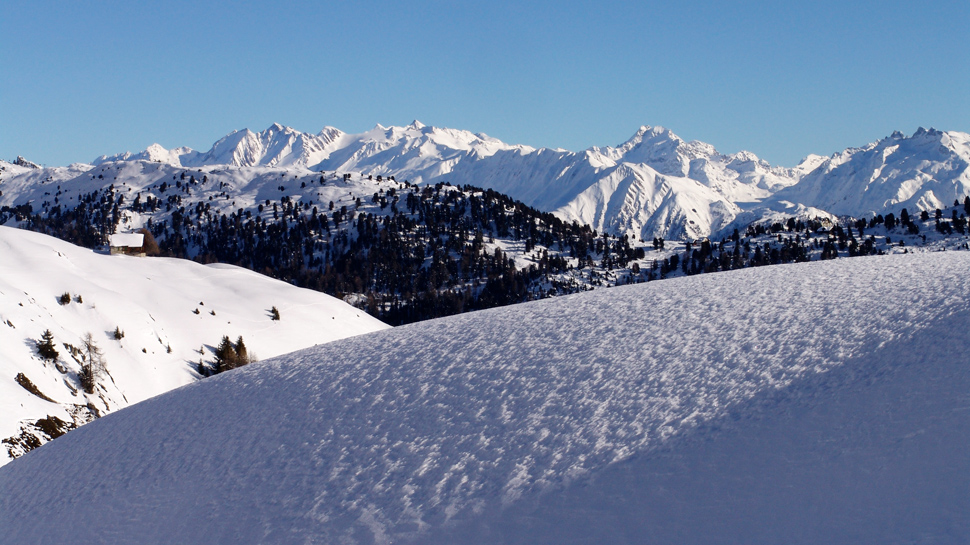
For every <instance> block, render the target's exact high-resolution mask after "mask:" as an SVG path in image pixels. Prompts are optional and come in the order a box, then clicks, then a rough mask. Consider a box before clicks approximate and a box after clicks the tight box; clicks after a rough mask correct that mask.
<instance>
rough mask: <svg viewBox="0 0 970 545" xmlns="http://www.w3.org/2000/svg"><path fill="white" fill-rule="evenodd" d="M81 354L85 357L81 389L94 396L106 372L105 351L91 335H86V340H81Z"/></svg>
mask: <svg viewBox="0 0 970 545" xmlns="http://www.w3.org/2000/svg"><path fill="white" fill-rule="evenodd" d="M81 354H82V356H83V360H82V363H81V372H80V373H79V378H80V379H81V388H83V389H84V391H85V392H86V393H88V394H93V393H94V388H95V386H97V384H98V381H99V380H101V376H102V375H103V374H104V373H105V371H106V365H105V361H104V351H102V350H101V348H100V347H98V345H97V344H96V343H95V342H94V338H93V337H92V336H91V333H86V334H85V335H84V338H83V339H81Z"/></svg>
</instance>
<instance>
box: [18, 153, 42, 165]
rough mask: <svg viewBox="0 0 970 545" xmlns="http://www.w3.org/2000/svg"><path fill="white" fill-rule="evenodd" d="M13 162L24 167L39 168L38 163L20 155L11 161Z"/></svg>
mask: <svg viewBox="0 0 970 545" xmlns="http://www.w3.org/2000/svg"><path fill="white" fill-rule="evenodd" d="M13 164H15V165H17V166H21V167H26V168H40V165H38V164H37V163H34V162H33V161H28V160H27V159H24V158H23V157H22V156H20V155H18V156H17V159H16V160H15V161H14V162H13Z"/></svg>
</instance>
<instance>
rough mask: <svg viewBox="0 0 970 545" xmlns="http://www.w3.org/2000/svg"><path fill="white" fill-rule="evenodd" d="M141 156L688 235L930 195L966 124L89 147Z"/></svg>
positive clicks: (449, 132) (963, 174) (968, 151)
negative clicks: (840, 139)
mask: <svg viewBox="0 0 970 545" xmlns="http://www.w3.org/2000/svg"><path fill="white" fill-rule="evenodd" d="M118 161H126V162H132V161H149V162H155V163H165V164H168V165H172V166H173V167H179V168H183V169H187V168H192V169H200V170H202V171H211V169H214V168H219V169H222V170H225V171H229V170H232V169H260V168H271V169H292V170H294V171H304V172H305V171H318V172H335V173H342V174H343V173H352V174H354V175H364V176H378V175H382V176H385V177H386V176H395V177H396V178H397V179H399V180H403V179H407V180H409V181H411V182H412V183H434V182H439V181H449V182H451V183H453V184H458V185H461V184H470V185H474V186H477V187H486V188H491V189H494V190H496V191H499V192H501V193H504V194H507V195H509V196H511V197H513V198H515V199H518V200H521V201H523V202H525V203H526V204H528V205H530V206H533V207H536V208H538V209H540V210H544V211H550V212H554V213H556V214H557V215H559V216H560V217H562V218H563V219H564V220H567V221H573V220H575V221H579V222H581V223H585V224H589V225H591V226H593V227H594V228H595V229H597V230H599V231H606V232H610V233H613V234H618V235H621V234H629V235H635V236H637V237H638V238H640V239H646V240H649V239H651V238H652V237H655V236H660V237H665V238H671V239H684V238H689V239H696V238H701V237H705V236H711V235H718V234H720V233H721V232H723V231H724V230H725V229H728V230H730V229H733V227H734V226H735V225H736V223H737V221H738V220H739V218H741V219H743V220H744V221H749V220H758V219H761V218H763V217H770V216H772V215H775V214H779V213H784V214H788V215H801V216H804V217H811V216H813V215H818V214H823V215H824V214H835V215H852V216H856V217H865V216H869V215H873V214H879V213H886V212H888V211H896V212H898V209H900V208H902V207H909V208H911V209H917V208H918V209H929V210H932V209H934V208H942V207H943V206H942V205H949V204H952V202H953V200H954V199H962V198H963V197H964V196H966V195H968V194H970V170H968V164H970V135H968V134H966V133H960V132H953V131H951V132H942V131H937V130H933V129H930V130H926V129H922V128H921V129H919V130H918V131H916V133H915V134H913V135H912V136H910V137H906V136H903V135H902V134H900V133H894V134H893V135H891V136H889V137H887V138H884V139H882V140H879V141H876V142H874V143H871V144H869V145H867V146H864V147H862V148H853V149H848V150H846V151H844V152H841V153H836V154H834V155H832V156H831V157H821V156H817V155H810V156H808V157H807V158H806V159H804V160H803V161H802V162H801V163H800V164H799V165H797V166H795V167H792V168H783V167H777V166H771V165H769V164H768V163H767V162H765V161H763V160H761V159H759V158H758V157H757V156H756V155H754V154H752V153H750V152H744V151H743V152H739V153H735V154H728V155H724V154H720V153H718V152H717V151H716V150H715V149H714V147H713V146H711V145H709V144H705V143H703V142H698V141H692V142H686V141H684V140H683V139H681V138H680V137H678V136H677V135H676V134H674V133H672V132H671V131H669V130H667V129H665V128H662V127H647V126H644V127H641V128H640V129H639V130H638V131H637V132H636V134H635V135H634V136H633V137H632V138H631V139H630V140H628V141H627V142H624V143H623V144H620V145H618V146H616V147H602V148H601V147H593V148H590V149H588V150H585V151H582V152H571V151H566V150H560V149H547V148H532V147H529V146H523V145H510V144H506V143H503V142H501V141H499V140H497V139H495V138H491V137H489V136H487V135H484V134H473V133H471V132H468V131H463V130H454V129H443V128H437V127H429V126H425V125H423V124H421V123H420V122H417V121H415V122H414V123H412V124H411V125H408V126H406V127H383V126H380V125H378V126H377V127H375V128H374V129H372V130H370V131H366V132H363V133H360V134H347V133H344V132H342V131H340V130H338V129H335V128H333V127H326V128H324V129H323V130H322V131H320V132H319V133H317V134H310V133H304V132H300V131H297V130H294V129H292V128H289V127H284V126H282V125H279V124H274V125H273V126H271V127H269V128H267V129H266V130H264V131H262V132H258V133H255V132H252V131H249V130H243V131H237V132H234V133H232V134H229V135H228V136H226V137H224V138H222V139H220V140H219V141H218V142H216V143H215V144H214V145H213V146H212V148H211V149H209V150H208V151H206V152H199V151H195V150H192V149H189V148H184V147H183V148H176V149H172V150H168V149H165V148H163V147H162V146H159V145H157V144H155V145H152V146H150V147H149V148H148V149H146V150H145V151H143V152H141V153H137V154H132V153H123V154H119V155H112V156H101V157H99V158H98V159H96V160H95V161H94V167H99V166H104V165H108V164H112V163H116V162H118ZM0 166H3V167H4V168H3V172H2V173H0V191H2V192H3V195H2V196H0V203H3V204H8V205H12V204H18V203H22V202H26V200H30V199H34V200H39V199H40V196H39V195H38V194H37V193H36V192H31V191H27V192H24V191H23V190H20V191H12V188H11V187H4V185H5V184H6V185H10V186H20V187H21V188H23V186H24V184H18V183H17V182H16V180H15V179H16V178H18V177H26V178H27V179H30V180H35V181H37V180H43V179H49V180H58V181H62V182H66V181H68V179H69V178H71V173H72V172H74V173H81V172H84V171H87V170H91V169H92V168H93V167H92V166H84V165H72V166H71V167H68V168H67V169H32V168H29V167H19V166H15V165H13V164H10V163H5V164H4V165H0Z"/></svg>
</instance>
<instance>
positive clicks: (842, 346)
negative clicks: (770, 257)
mask: <svg viewBox="0 0 970 545" xmlns="http://www.w3.org/2000/svg"><path fill="white" fill-rule="evenodd" d="M968 267H970V253H967V252H938V253H923V254H916V255H894V256H879V257H868V258H857V259H849V260H836V261H827V262H813V263H802V264H796V265H779V266H775V267H764V268H753V269H745V270H741V271H731V272H725V273H721V274H713V275H701V276H694V277H689V278H682V279H674V280H669V281H665V282H659V283H649V284H641V285H636V286H625V287H619V288H615V289H611V290H598V291H594V292H590V293H584V294H579V295H574V296H566V297H560V298H556V299H550V300H544V301H537V302H532V303H527V304H524V305H516V306H510V307H504V308H501V309H493V310H488V311H482V312H477V313H470V314H463V315H460V316H454V317H450V318H445V319H440V320H434V321H428V322H423V323H419V324H413V325H410V326H404V327H399V328H394V329H390V330H386V331H380V332H375V333H372V334H369V335H363V336H358V337H354V338H350V339H344V340H340V341H335V342H333V343H329V344H327V345H325V346H320V347H315V348H310V349H307V350H303V351H299V352H296V353H293V354H290V355H287V356H283V357H280V358H275V359H271V360H264V361H262V362H259V363H255V364H251V365H249V366H247V367H244V368H242V369H238V370H235V371H231V372H228V373H224V374H221V375H219V376H216V377H214V378H212V379H208V380H205V381H201V382H198V383H196V384H192V385H190V386H188V387H185V388H181V389H179V390H176V391H174V392H169V393H167V394H164V395H161V396H158V397H155V398H153V399H151V400H148V401H146V402H143V403H140V404H138V405H136V406H134V407H131V408H128V409H126V410H124V411H119V412H118V413H115V414H111V415H108V416H107V417H105V418H102V419H99V420H97V421H95V422H93V423H91V424H89V425H86V426H84V427H83V428H81V429H79V430H77V431H74V432H71V433H70V434H68V435H67V436H65V437H63V438H60V439H58V440H57V441H54V442H52V443H50V444H49V445H45V446H44V447H43V448H40V449H37V450H36V451H33V452H31V453H30V454H29V455H27V456H24V457H23V458H20V459H18V460H15V461H13V462H12V463H10V464H8V465H6V466H4V467H2V468H0V528H3V536H4V539H6V540H8V541H10V542H11V543H36V542H55V543H61V542H91V543H94V542H96V543H106V544H113V543H144V544H151V543H203V542H204V543H213V544H220V543H232V544H234V545H237V544H243V543H346V544H371V543H381V544H386V543H423V544H439V543H440V544H446V543H447V544H452V543H490V544H511V543H530V544H543V543H549V544H552V543H556V544H561V543H577V544H578V543H643V542H650V543H678V544H687V545H692V544H698V545H699V544H703V543H750V544H754V545H767V544H769V543H772V544H773V543H797V544H801V543H805V544H809V543H832V544H849V543H860V542H861V543H890V544H896V543H899V544H902V543H941V544H956V543H965V542H966V539H967V537H968V536H970V495H968V494H967V489H968V487H970V458H968V457H967V455H966V447H967V437H968V436H970V419H968V418H967V406H968V397H967V392H968V391H970V367H968V366H967V365H966V363H965V358H963V357H962V355H964V354H966V353H967V351H968V350H970V330H968V329H967V327H966V323H967V319H968V317H970V304H968V300H967V298H966V293H967V292H968V290H970V276H968V275H967V274H965V271H966V270H967V268H968ZM17 293H19V292H17ZM85 295H86V296H85V300H87V293H86V294H85ZM15 296H17V297H19V295H16V293H15ZM98 296H99V294H97V293H96V292H92V297H98ZM187 302H188V301H186V303H187ZM207 304H208V301H207ZM264 304H265V303H264ZM99 306H100V305H99ZM219 310H220V316H221V309H219ZM244 314H245V315H249V314H251V312H248V313H244ZM234 321H235V320H234ZM132 330H133V331H134V330H135V328H132ZM133 340H134V339H133ZM149 340H152V339H149ZM155 344H157V342H156V343H155Z"/></svg>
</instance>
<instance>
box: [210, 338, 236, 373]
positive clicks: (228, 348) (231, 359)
mask: <svg viewBox="0 0 970 545" xmlns="http://www.w3.org/2000/svg"><path fill="white" fill-rule="evenodd" d="M237 363H238V356H237V354H236V347H235V346H233V344H232V341H230V340H229V336H228V335H223V336H222V341H220V342H219V346H218V347H217V348H216V369H215V372H216V373H222V372H223V371H229V370H230V369H235V368H236V367H237Z"/></svg>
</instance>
